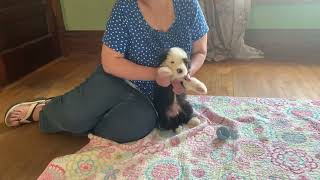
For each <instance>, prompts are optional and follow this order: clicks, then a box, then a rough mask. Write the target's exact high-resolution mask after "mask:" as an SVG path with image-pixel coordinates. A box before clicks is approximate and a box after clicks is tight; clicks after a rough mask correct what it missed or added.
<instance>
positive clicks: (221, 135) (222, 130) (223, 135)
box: [216, 127, 230, 140]
mask: <svg viewBox="0 0 320 180" xmlns="http://www.w3.org/2000/svg"><path fill="white" fill-rule="evenodd" d="M216 133H217V137H218V139H220V140H227V139H229V138H230V130H229V128H227V127H219V128H218V129H217V132H216Z"/></svg>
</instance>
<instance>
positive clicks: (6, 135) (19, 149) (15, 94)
mask: <svg viewBox="0 0 320 180" xmlns="http://www.w3.org/2000/svg"><path fill="white" fill-rule="evenodd" d="M97 59H98V58H97V57H94V56H88V55H73V56H71V57H69V58H62V59H59V60H57V61H55V62H53V63H51V64H49V65H47V66H45V67H44V68H42V69H40V70H38V71H36V72H34V73H32V74H30V75H28V76H27V77H25V78H23V79H21V80H20V81H18V82H16V83H14V84H12V85H10V86H8V87H6V88H4V89H1V90H0V115H2V116H3V115H4V113H5V110H6V109H7V108H8V107H9V106H10V105H12V104H13V103H16V102H19V101H23V100H26V99H32V98H35V97H42V96H48V97H49V96H56V95H60V94H63V93H64V92H66V91H68V90H70V89H71V88H73V87H74V86H76V85H78V84H79V83H80V82H82V81H83V80H84V79H85V78H86V77H87V76H89V74H90V73H91V72H92V71H93V70H94V68H95V66H96V64H97V62H98V61H97ZM197 77H198V78H199V79H201V80H203V81H204V82H205V83H206V85H207V86H208V89H209V95H214V96H242V97H243V96H251V97H277V98H279V97H281V98H298V99H320V61H319V63H306V62H300V63H299V62H290V61H271V60H254V61H235V60H234V61H231V60H230V61H226V62H220V63H208V64H206V65H205V66H204V67H203V68H202V70H201V71H200V72H199V73H198V74H197ZM87 142H88V140H87V138H85V137H72V136H70V135H63V134H55V135H48V134H42V133H40V132H39V131H38V127H37V124H31V125H26V126H23V127H19V128H16V129H8V128H6V127H4V126H3V124H1V126H0V154H1V156H0V179H10V180H11V179H35V178H36V177H38V176H39V174H40V173H41V172H42V171H43V170H44V168H45V167H46V165H47V164H48V163H49V161H50V160H52V159H53V158H55V157H57V156H62V155H66V154H69V153H73V152H75V151H77V150H78V149H79V148H80V147H82V146H83V145H84V144H86V143H87Z"/></svg>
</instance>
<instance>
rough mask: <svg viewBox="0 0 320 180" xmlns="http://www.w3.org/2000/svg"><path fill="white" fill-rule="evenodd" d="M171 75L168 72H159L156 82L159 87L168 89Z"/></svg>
mask: <svg viewBox="0 0 320 180" xmlns="http://www.w3.org/2000/svg"><path fill="white" fill-rule="evenodd" d="M171 75H172V74H171V73H170V72H166V71H157V75H156V82H157V84H158V85H159V86H162V87H168V86H169V85H170V84H171Z"/></svg>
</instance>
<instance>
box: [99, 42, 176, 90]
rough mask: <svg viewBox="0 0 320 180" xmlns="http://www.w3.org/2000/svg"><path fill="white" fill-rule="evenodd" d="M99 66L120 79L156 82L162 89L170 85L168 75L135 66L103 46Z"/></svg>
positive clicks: (154, 69)
mask: <svg viewBox="0 0 320 180" xmlns="http://www.w3.org/2000/svg"><path fill="white" fill-rule="evenodd" d="M101 64H102V67H103V70H104V71H105V72H106V73H109V74H112V75H114V76H117V77H119V78H122V79H126V80H142V81H156V82H157V84H159V85H160V86H164V87H167V86H169V85H170V84H171V82H170V76H169V75H167V74H158V69H157V68H153V67H146V66H142V65H138V64H135V63H133V62H131V61H129V60H127V59H125V58H124V55H122V54H120V53H118V52H116V51H115V50H113V49H111V48H109V47H108V46H106V45H105V44H104V45H103V46H102V52H101Z"/></svg>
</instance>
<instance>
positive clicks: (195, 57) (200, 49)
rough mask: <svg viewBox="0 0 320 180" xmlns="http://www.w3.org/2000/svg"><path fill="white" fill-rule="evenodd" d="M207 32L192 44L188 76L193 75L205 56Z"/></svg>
mask: <svg viewBox="0 0 320 180" xmlns="http://www.w3.org/2000/svg"><path fill="white" fill-rule="evenodd" d="M207 38H208V36H207V34H206V35H204V36H203V37H202V38H200V39H199V40H197V41H195V42H193V44H192V55H191V66H190V72H189V73H190V76H193V75H194V74H195V73H196V72H197V71H198V70H199V69H200V68H201V67H202V65H203V63H204V61H205V59H206V56H207Z"/></svg>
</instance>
